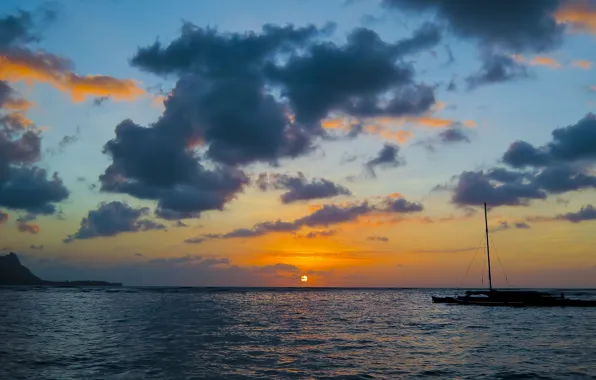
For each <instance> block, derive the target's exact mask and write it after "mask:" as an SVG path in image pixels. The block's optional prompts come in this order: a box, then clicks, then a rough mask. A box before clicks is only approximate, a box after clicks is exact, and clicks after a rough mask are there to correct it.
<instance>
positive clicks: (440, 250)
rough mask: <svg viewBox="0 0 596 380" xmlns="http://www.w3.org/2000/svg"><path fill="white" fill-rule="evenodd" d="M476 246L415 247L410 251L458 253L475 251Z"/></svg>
mask: <svg viewBox="0 0 596 380" xmlns="http://www.w3.org/2000/svg"><path fill="white" fill-rule="evenodd" d="M477 249H478V248H475V247H462V248H452V249H417V250H414V251H412V252H414V253H459V252H469V251H475V250H477Z"/></svg>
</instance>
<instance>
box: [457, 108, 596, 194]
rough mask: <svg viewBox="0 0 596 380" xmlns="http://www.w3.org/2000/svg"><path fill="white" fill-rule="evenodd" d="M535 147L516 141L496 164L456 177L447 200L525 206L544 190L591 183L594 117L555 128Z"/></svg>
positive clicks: (595, 156) (595, 184)
mask: <svg viewBox="0 0 596 380" xmlns="http://www.w3.org/2000/svg"><path fill="white" fill-rule="evenodd" d="M551 135H552V140H551V141H550V142H548V143H547V144H545V145H543V146H541V147H535V146H533V145H532V144H530V143H527V142H525V141H516V142H514V143H513V144H511V145H510V146H509V148H508V149H507V151H506V152H505V153H504V154H503V159H502V161H503V163H504V164H506V165H508V166H509V167H511V168H513V169H514V170H510V169H506V168H501V167H496V168H493V169H490V170H487V171H485V170H480V171H476V172H470V171H466V172H463V173H461V174H460V175H458V176H456V182H457V183H456V185H455V186H454V187H453V191H454V193H453V198H452V200H453V202H454V203H456V204H458V205H482V204H483V203H484V202H486V203H487V204H489V205H491V206H503V205H509V206H520V205H521V206H525V205H528V204H529V201H531V200H535V199H546V198H547V196H548V195H550V194H562V193H566V192H569V191H577V190H582V189H588V188H596V176H595V175H594V174H593V169H594V165H595V164H596V116H594V115H593V114H588V115H587V116H585V117H584V118H583V119H581V120H580V121H578V122H577V123H576V124H573V125H569V126H567V127H560V128H556V129H555V130H554V131H553V132H552V134H551Z"/></svg>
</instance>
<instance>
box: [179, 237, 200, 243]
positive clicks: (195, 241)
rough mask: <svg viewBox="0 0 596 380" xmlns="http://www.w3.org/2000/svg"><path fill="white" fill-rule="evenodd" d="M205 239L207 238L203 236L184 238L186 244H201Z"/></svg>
mask: <svg viewBox="0 0 596 380" xmlns="http://www.w3.org/2000/svg"><path fill="white" fill-rule="evenodd" d="M204 241H205V238H201V237H194V238H189V239H186V240H184V242H185V243H186V244H201V243H202V242H204Z"/></svg>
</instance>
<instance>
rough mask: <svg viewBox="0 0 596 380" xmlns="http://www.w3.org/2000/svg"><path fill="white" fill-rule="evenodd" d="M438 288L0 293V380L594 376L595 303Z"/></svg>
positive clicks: (8, 290) (25, 290)
mask: <svg viewBox="0 0 596 380" xmlns="http://www.w3.org/2000/svg"><path fill="white" fill-rule="evenodd" d="M558 292H560V291H558ZM431 294H439V295H452V294H453V291H451V290H430V289H345V290H344V289H222V288H213V289H206V288H127V287H122V288H95V289H83V288H1V289H0V379H2V380H12V379H36V380H37V379H40V380H42V379H43V380H45V379H56V380H70V379H73V380H74V379H77V380H79V379H108V380H109V379H118V380H127V379H164V380H167V379H402V378H403V379H417V378H438V379H596V308H499V307H482V306H457V305H444V304H433V303H431V299H430V296H431ZM565 294H566V296H567V297H574V296H576V297H577V296H581V297H583V298H596V291H587V290H582V291H579V290H576V291H566V293H565Z"/></svg>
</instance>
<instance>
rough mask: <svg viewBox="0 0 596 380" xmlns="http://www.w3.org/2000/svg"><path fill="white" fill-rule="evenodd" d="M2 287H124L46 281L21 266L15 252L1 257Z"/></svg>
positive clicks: (96, 282)
mask: <svg viewBox="0 0 596 380" xmlns="http://www.w3.org/2000/svg"><path fill="white" fill-rule="evenodd" d="M0 285H44V286H122V284H121V283H111V282H105V281H44V280H42V279H40V278H39V277H37V276H36V275H34V274H33V273H31V271H30V270H29V269H28V268H27V267H26V266H24V265H23V264H21V262H20V261H19V258H18V257H17V255H16V254H15V253H14V252H10V253H9V254H8V255H4V256H0Z"/></svg>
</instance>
